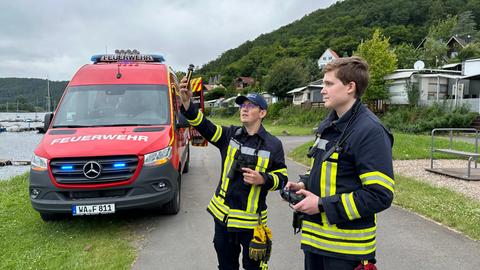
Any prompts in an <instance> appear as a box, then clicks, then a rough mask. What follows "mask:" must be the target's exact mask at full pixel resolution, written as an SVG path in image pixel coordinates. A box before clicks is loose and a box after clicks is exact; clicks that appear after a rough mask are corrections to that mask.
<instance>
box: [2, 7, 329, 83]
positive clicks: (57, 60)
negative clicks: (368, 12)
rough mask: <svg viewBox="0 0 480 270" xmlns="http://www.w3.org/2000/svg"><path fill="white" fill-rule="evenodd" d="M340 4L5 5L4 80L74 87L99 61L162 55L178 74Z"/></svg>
mask: <svg viewBox="0 0 480 270" xmlns="http://www.w3.org/2000/svg"><path fill="white" fill-rule="evenodd" d="M334 2H336V1H335V0H258V1H254V0H231V1H230V0H224V1H221V0H202V1H199V0H190V1H188V0H170V1H165V0H151V1H150V0H146V1H119V0H116V1H113V0H102V1H93V0H90V1H68V0H65V1H54V0H48V1H46V0H42V1H38V0H30V1H27V0H6V1H1V3H0V25H1V26H0V56H1V60H0V77H29V78H46V77H47V75H48V77H49V78H50V79H51V80H70V79H71V77H72V76H73V74H74V73H75V71H76V70H77V69H78V68H79V67H80V66H81V65H83V64H86V63H89V62H90V56H91V55H93V54H100V53H105V51H108V52H109V53H113V51H114V50H115V49H138V50H139V51H140V52H142V53H161V54H163V55H164V56H165V58H166V60H167V63H168V64H169V65H171V66H172V67H173V68H174V69H175V70H186V69H187V66H188V64H189V63H193V64H195V65H196V66H201V65H203V64H206V63H207V62H209V61H211V60H214V59H215V58H217V57H218V56H219V55H221V54H222V52H224V51H226V50H228V49H232V48H235V47H237V46H238V45H240V44H242V43H243V42H245V41H246V40H253V39H255V38H256V37H258V36H259V35H260V34H262V33H269V32H271V31H273V30H275V29H278V28H279V27H281V26H283V25H287V24H289V23H291V22H293V21H295V20H298V19H300V18H302V17H303V16H304V15H306V14H309V13H311V12H313V11H315V10H317V9H319V8H326V7H328V6H329V5H331V4H332V3H334Z"/></svg>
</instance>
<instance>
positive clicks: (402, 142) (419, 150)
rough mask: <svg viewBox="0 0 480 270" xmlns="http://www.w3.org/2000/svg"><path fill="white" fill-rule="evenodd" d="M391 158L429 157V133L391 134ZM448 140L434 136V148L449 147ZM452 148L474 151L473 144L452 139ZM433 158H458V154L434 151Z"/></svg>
mask: <svg viewBox="0 0 480 270" xmlns="http://www.w3.org/2000/svg"><path fill="white" fill-rule="evenodd" d="M393 137H394V140H395V141H394V143H393V159H429V158H430V152H431V145H432V137H431V136H430V135H412V134H404V133H395V134H394V135H393ZM449 145H450V142H449V140H448V139H446V138H439V137H435V148H449ZM452 148H453V149H455V150H462V151H467V152H475V145H474V144H470V143H466V142H462V141H454V142H453V144H452ZM435 158H439V159H440V158H441V159H458V158H459V156H455V155H448V154H440V153H435Z"/></svg>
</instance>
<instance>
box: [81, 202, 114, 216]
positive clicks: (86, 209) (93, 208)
mask: <svg viewBox="0 0 480 270" xmlns="http://www.w3.org/2000/svg"><path fill="white" fill-rule="evenodd" d="M111 213H115V204H113V203H109V204H93V205H73V206H72V214H73V215H74V216H83V215H100V214H111Z"/></svg>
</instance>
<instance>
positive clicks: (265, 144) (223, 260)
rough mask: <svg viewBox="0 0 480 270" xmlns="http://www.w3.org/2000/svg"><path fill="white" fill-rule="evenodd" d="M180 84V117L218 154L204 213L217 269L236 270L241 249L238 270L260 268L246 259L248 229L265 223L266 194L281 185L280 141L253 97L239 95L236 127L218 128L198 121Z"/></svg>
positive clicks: (200, 117)
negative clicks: (207, 215) (211, 231)
mask: <svg viewBox="0 0 480 270" xmlns="http://www.w3.org/2000/svg"><path fill="white" fill-rule="evenodd" d="M185 82H186V79H185V78H184V79H182V83H181V84H180V88H181V89H180V93H181V97H182V103H183V107H182V113H183V114H184V115H185V117H186V118H187V119H188V121H189V123H190V124H191V125H192V126H193V127H194V128H195V129H197V130H198V131H199V132H200V134H202V136H203V137H204V138H206V139H207V140H208V141H209V142H210V143H212V144H213V145H214V146H216V147H217V148H218V149H219V150H220V154H221V157H222V171H221V175H220V181H219V183H218V186H217V189H216V191H215V194H214V195H213V198H212V199H211V201H210V204H209V205H208V208H207V211H208V212H209V213H210V214H211V215H212V216H213V219H214V221H215V235H214V239H213V243H214V247H215V250H216V252H217V258H218V268H219V269H239V267H240V265H239V262H238V259H239V255H240V251H241V249H243V258H242V264H243V268H244V269H260V261H256V260H253V259H251V258H250V257H249V244H250V241H251V240H252V238H253V230H254V228H255V227H257V226H258V225H261V224H266V221H267V205H266V202H265V199H266V196H267V193H268V191H274V190H277V189H280V188H281V187H283V186H284V185H285V183H286V182H287V168H286V166H285V158H284V153H283V147H282V143H281V142H280V140H278V139H277V138H276V137H274V136H272V135H270V134H269V133H268V132H267V131H266V130H265V129H264V128H263V126H262V119H263V118H264V117H265V116H266V115H267V102H266V101H265V99H264V98H263V97H262V96H261V95H259V94H256V93H250V94H248V95H247V96H239V97H237V98H236V100H235V102H236V103H237V104H238V105H240V121H241V122H242V124H243V126H242V127H236V126H230V127H222V126H220V125H215V124H213V123H212V122H210V121H209V120H208V119H207V118H205V117H204V115H203V114H202V112H201V111H199V110H198V109H197V108H195V106H193V104H192V103H191V101H190V98H191V92H190V91H189V90H188V89H187V85H186V83H185Z"/></svg>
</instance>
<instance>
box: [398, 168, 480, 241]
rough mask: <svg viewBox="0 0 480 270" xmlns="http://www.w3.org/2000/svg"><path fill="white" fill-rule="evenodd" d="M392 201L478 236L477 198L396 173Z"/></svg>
mask: <svg viewBox="0 0 480 270" xmlns="http://www.w3.org/2000/svg"><path fill="white" fill-rule="evenodd" d="M394 203H395V204H397V205H399V206H401V207H403V208H406V209H410V210H412V211H414V212H416V213H419V214H421V215H424V216H426V217H429V218H431V219H433V220H435V221H437V222H440V223H442V224H444V225H447V226H449V227H451V228H454V229H456V230H458V231H461V232H463V233H465V234H466V235H468V236H469V237H471V238H473V239H475V240H480V202H478V201H475V200H473V199H470V198H467V197H465V196H464V195H462V194H459V193H457V192H454V191H451V190H449V189H447V188H441V187H434V186H432V185H430V184H427V183H424V182H420V181H417V180H415V179H412V178H407V177H403V176H398V175H397V176H396V177H395V198H394Z"/></svg>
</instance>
